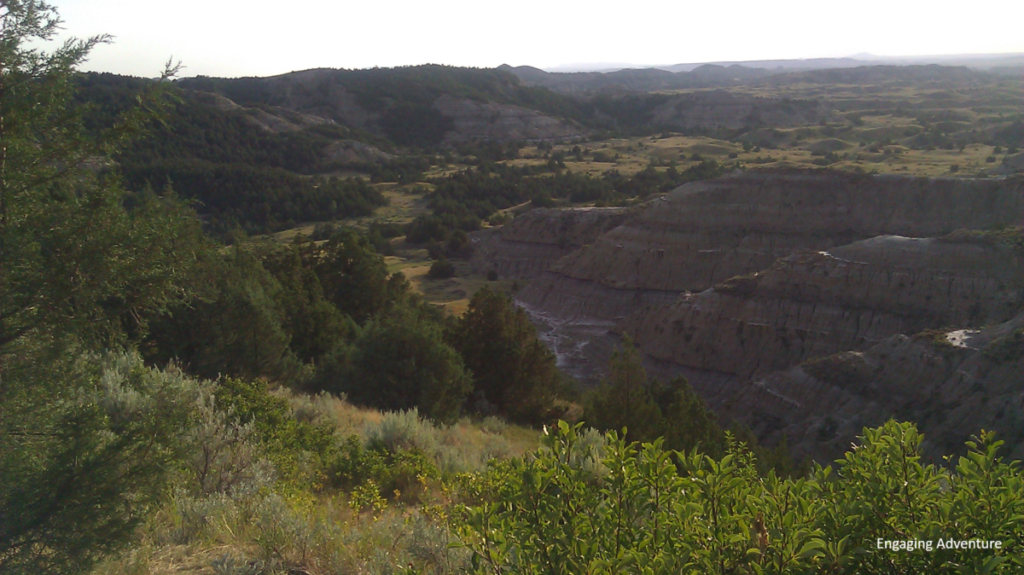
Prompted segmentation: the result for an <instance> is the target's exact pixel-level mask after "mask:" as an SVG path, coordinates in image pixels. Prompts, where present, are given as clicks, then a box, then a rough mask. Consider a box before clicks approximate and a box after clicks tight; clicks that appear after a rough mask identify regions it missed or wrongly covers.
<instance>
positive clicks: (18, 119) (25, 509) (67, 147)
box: [0, 0, 203, 574]
mask: <svg viewBox="0 0 1024 575" xmlns="http://www.w3.org/2000/svg"><path fill="white" fill-rule="evenodd" d="M59 25H60V20H59V18H58V16H57V13H56V11H55V9H54V8H53V7H52V6H49V5H47V4H45V3H43V2H40V1H38V0H0V572H4V573H33V574H37V573H78V572H83V571H87V570H88V569H89V568H90V566H91V565H92V564H93V562H95V561H96V560H97V559H98V558H99V557H100V556H101V555H102V554H103V553H104V552H107V551H110V550H112V549H114V548H116V547H118V546H120V545H122V544H123V543H124V542H125V541H126V540H127V539H128V538H129V537H130V536H131V534H132V533H133V530H134V528H135V526H136V525H137V524H138V522H139V521H140V520H141V518H142V517H143V513H144V512H145V511H146V507H147V505H148V504H149V503H150V502H152V501H153V500H154V498H155V497H156V496H158V495H159V493H160V492H161V490H162V488H163V477H164V473H165V472H166V470H167V468H168V465H167V463H168V462H169V461H170V459H171V453H172V452H173V449H174V437H175V435H176V431H175V430H177V429H179V428H180V425H181V423H182V422H181V420H180V418H178V417H177V416H176V415H175V414H176V413H180V412H181V411H180V409H179V408H180V407H181V406H182V405H187V404H188V402H187V401H185V402H184V403H183V402H181V401H178V400H176V399H174V393H173V390H172V389H171V388H173V387H174V386H173V385H171V384H170V383H168V384H167V385H164V383H167V382H166V381H164V383H161V382H160V381H155V379H160V377H161V376H159V375H154V374H151V373H149V372H146V370H145V369H143V368H141V367H139V368H138V369H135V368H132V369H127V368H125V369H122V370H121V371H120V372H118V373H119V374H118V375H114V374H109V373H106V372H104V370H103V369H101V368H100V367H99V366H97V363H98V358H97V356H96V355H94V354H92V353H90V350H98V349H101V348H105V347H106V348H109V347H117V346H120V345H122V344H125V343H127V342H128V340H129V338H130V337H137V336H138V335H140V334H142V333H144V332H145V328H146V325H145V322H144V321H143V318H144V317H147V315H148V313H150V312H152V311H153V310H158V309H162V308H166V307H167V306H169V305H171V304H172V303H173V302H174V301H176V300H179V299H181V298H182V297H184V296H187V295H188V294H187V289H186V288H187V285H188V284H187V282H186V281H185V280H186V278H188V277H189V275H190V273H191V270H192V268H193V267H194V264H195V261H196V254H197V252H199V251H201V250H202V248H203V243H202V241H201V236H200V232H199V227H198V222H197V220H196V218H195V216H194V215H193V214H192V213H191V211H190V210H189V209H188V208H187V207H186V206H182V205H181V204H179V203H178V202H176V201H175V200H174V199H173V198H159V197H156V196H154V195H152V194H134V195H133V194H128V193H127V192H126V191H125V190H124V189H123V188H122V187H121V186H120V183H119V180H118V178H117V175H116V174H115V173H113V172H111V171H110V170H104V169H97V166H102V165H103V163H104V160H103V158H104V155H105V154H108V153H110V152H112V151H114V150H116V147H117V146H118V145H119V144H120V143H122V142H123V141H124V139H125V138H126V137H128V136H131V135H132V134H133V133H135V132H137V131H138V130H139V129H141V127H142V126H143V124H144V122H145V120H146V118H148V117H150V116H151V114H152V113H153V112H154V111H156V109H158V108H159V107H160V102H161V95H160V92H161V87H160V86H161V83H154V84H152V86H151V89H150V90H149V91H147V92H144V93H142V94H141V95H140V96H139V101H140V102H141V104H142V105H141V106H139V107H137V108H135V109H133V110H132V111H131V112H130V113H128V114H127V115H125V116H122V117H121V118H120V119H119V120H118V121H117V122H116V123H115V125H114V127H113V128H112V129H110V130H108V131H106V132H104V133H102V134H100V135H98V136H96V137H89V138H86V137H84V136H83V135H82V129H81V122H80V118H79V115H78V110H77V109H76V107H75V106H73V105H71V100H72V96H73V88H74V82H73V78H74V74H75V69H76V67H77V66H78V65H79V64H80V63H81V62H82V61H83V60H84V59H85V57H86V55H87V54H88V53H89V51H90V49H92V48H93V47H94V46H96V45H97V44H99V43H102V42H105V41H106V38H105V37H94V38H90V39H88V40H84V41H75V40H72V41H68V42H65V43H64V44H62V45H61V46H59V47H58V48H57V49H56V50H54V51H52V52H45V51H42V50H39V49H36V48H33V47H32V46H33V45H38V42H41V41H46V40H50V39H52V38H53V37H54V35H55V34H56V32H57V30H58V29H59ZM171 72H172V71H171V70H168V71H167V74H168V75H169V74H170V73H171ZM90 164H91V167H90ZM126 205H130V206H131V208H130V209H128V208H126ZM151 375H152V377H151ZM154 378H155V379H154ZM175 406H177V407H175Z"/></svg>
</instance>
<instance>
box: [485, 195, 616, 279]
mask: <svg viewBox="0 0 1024 575" xmlns="http://www.w3.org/2000/svg"><path fill="white" fill-rule="evenodd" d="M634 211H635V210H630V209H624V208H578V209H568V210H553V209H547V208H541V209H535V210H531V211H529V212H527V213H525V214H522V215H520V216H519V217H517V218H515V219H514V220H512V221H511V222H509V223H508V224H506V225H504V226H502V227H501V228H498V229H491V230H483V231H480V232H474V233H473V234H471V239H472V242H473V257H472V258H471V260H470V261H471V263H472V264H473V267H474V269H476V271H477V272H480V273H486V272H488V271H491V270H494V271H496V272H497V273H498V275H499V276H501V277H508V278H517V279H529V278H533V277H536V276H538V275H540V274H542V273H544V272H545V271H547V269H548V268H549V267H550V266H551V264H552V263H554V262H555V261H557V260H558V259H560V258H562V257H563V256H565V255H566V254H569V253H571V252H573V251H575V250H577V249H579V248H580V247H582V246H585V245H587V244H589V243H591V242H593V241H594V240H596V239H597V238H598V237H599V236H600V235H601V234H603V233H605V232H607V231H608V230H610V229H612V228H614V227H616V226H618V225H620V224H621V223H622V222H624V221H626V219H627V218H628V217H629V216H630V215H631V214H632V213H633V212H634Z"/></svg>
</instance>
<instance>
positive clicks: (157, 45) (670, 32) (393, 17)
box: [51, 0, 1024, 77]
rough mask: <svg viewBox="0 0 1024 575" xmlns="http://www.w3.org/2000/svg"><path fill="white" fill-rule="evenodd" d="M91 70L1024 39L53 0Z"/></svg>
mask: <svg viewBox="0 0 1024 575" xmlns="http://www.w3.org/2000/svg"><path fill="white" fill-rule="evenodd" d="M51 4H53V5H55V6H56V7H57V9H58V11H59V12H60V14H61V17H62V19H63V20H64V23H65V24H64V26H65V31H64V33H63V34H62V38H66V37H71V36H75V37H87V36H91V35H95V34H103V33H105V34H111V35H112V36H114V42H113V44H111V45H105V46H100V47H98V48H96V50H95V51H94V52H93V53H92V55H91V57H90V60H89V62H88V63H87V64H86V65H85V66H84V67H83V68H84V69H85V70H92V71H103V72H115V73H119V74H130V75H135V76H155V75H157V74H158V73H159V72H160V71H161V70H162V69H163V64H164V63H165V62H166V61H167V60H168V59H169V58H171V57H173V58H174V60H176V61H177V60H180V61H181V62H182V64H183V65H184V69H183V70H182V72H181V75H182V76H197V75H206V76H225V77H236V76H270V75H275V74H283V73H287V72H291V71H296V70H305V69H309V68H321V67H323V68H371V67H374V66H380V67H390V66H405V65H416V64H425V63H435V64H449V65H455V66H473V67H487V68H490V67H495V66H498V65H500V64H510V65H513V66H519V65H530V66H536V67H538V68H546V69H551V68H559V67H565V66H569V65H576V64H582V63H592V62H607V63H617V64H629V65H671V64H678V63H694V62H714V61H742V60H763V59H789V58H822V57H844V56H852V55H854V54H858V53H871V54H876V55H885V56H908V55H939V54H984V53H1024V32H1022V29H1024V25H1022V23H1024V0H986V1H985V2H979V3H977V4H975V3H964V2H955V3H954V2H950V1H947V0H928V1H921V0H858V1H846V2H828V1H826V0H813V1H810V0H806V1H805V0H757V1H748V0H730V1H728V2H712V1H708V0H700V1H691V0H675V1H661V0H627V1H623V0H619V1H617V2H604V1H600V0H589V1H582V2H581V1H576V2H567V1H565V0H561V1H559V0H516V1H515V2H495V1H488V0H475V1H468V0H433V1H430V0H418V1H416V0H414V1H407V0H361V1H352V0H333V1H327V0H289V1H285V2H282V1H280V0H278V1H274V2H268V1H263V0H248V1H241V0H174V1H173V2H168V1H165V0H51Z"/></svg>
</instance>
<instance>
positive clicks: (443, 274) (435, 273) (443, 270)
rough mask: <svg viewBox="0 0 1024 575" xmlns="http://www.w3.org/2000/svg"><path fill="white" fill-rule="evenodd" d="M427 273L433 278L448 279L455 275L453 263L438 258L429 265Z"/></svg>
mask: <svg viewBox="0 0 1024 575" xmlns="http://www.w3.org/2000/svg"><path fill="white" fill-rule="evenodd" d="M427 275H428V276H429V277H431V278H433V279H448V278H450V277H454V276H455V265H454V264H453V263H452V262H450V261H448V260H446V259H440V260H437V261H435V262H434V263H433V264H431V265H430V271H429V272H427Z"/></svg>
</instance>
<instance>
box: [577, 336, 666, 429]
mask: <svg viewBox="0 0 1024 575" xmlns="http://www.w3.org/2000/svg"><path fill="white" fill-rule="evenodd" d="M609 368H610V369H609V374H608V378H607V379H605V380H604V381H602V382H601V387H600V388H598V389H597V390H596V391H595V392H594V393H592V394H591V395H590V397H589V401H588V402H587V409H586V417H587V422H588V423H589V424H590V425H593V426H594V427H596V428H597V429H604V430H615V431H621V430H622V429H623V428H625V429H626V439H627V440H628V441H652V440H653V439H654V438H656V437H658V436H659V435H661V432H662V429H663V426H664V419H663V417H662V414H661V409H660V408H659V407H658V404H657V403H655V401H654V398H653V397H652V395H651V390H650V389H649V388H648V386H647V372H646V371H645V370H644V367H643V365H642V364H641V363H640V353H639V352H638V351H637V349H636V347H635V346H634V345H633V340H631V339H630V338H629V336H624V337H623V342H622V348H621V349H619V350H616V351H615V353H613V354H612V359H611V363H610V365H609Z"/></svg>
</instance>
